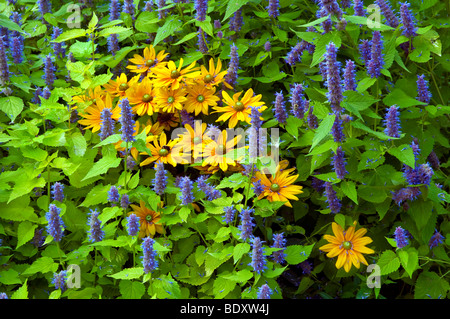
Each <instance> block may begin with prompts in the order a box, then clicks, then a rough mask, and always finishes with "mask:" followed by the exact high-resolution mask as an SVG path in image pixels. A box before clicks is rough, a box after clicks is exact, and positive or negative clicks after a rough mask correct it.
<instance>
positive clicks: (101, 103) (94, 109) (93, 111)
mask: <svg viewBox="0 0 450 319" xmlns="http://www.w3.org/2000/svg"><path fill="white" fill-rule="evenodd" d="M104 108H108V109H110V110H111V113H112V116H111V118H112V119H114V120H116V121H118V120H119V118H120V107H117V106H116V107H114V108H113V106H112V97H111V95H110V94H107V95H106V97H105V100H103V99H101V98H99V99H95V104H93V105H90V106H88V107H87V108H85V109H84V111H83V112H80V113H79V115H80V116H81V117H83V119H81V120H79V121H78V122H79V123H80V124H81V125H84V126H86V127H85V129H92V132H97V131H99V130H100V128H101V125H102V117H101V112H102V110H103V109H104Z"/></svg>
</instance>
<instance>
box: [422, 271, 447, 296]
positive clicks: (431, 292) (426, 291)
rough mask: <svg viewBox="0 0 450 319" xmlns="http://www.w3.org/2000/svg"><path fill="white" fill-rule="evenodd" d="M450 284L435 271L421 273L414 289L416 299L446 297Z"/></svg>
mask: <svg viewBox="0 0 450 319" xmlns="http://www.w3.org/2000/svg"><path fill="white" fill-rule="evenodd" d="M449 290H450V285H449V283H448V281H447V280H446V279H445V278H442V277H441V276H439V275H438V274H437V273H435V272H429V271H424V272H423V273H421V274H420V275H419V277H418V278H417V281H416V286H415V289H414V298H415V299H438V298H442V299H443V298H446V296H447V292H448V291H449Z"/></svg>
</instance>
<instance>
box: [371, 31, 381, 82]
mask: <svg viewBox="0 0 450 319" xmlns="http://www.w3.org/2000/svg"><path fill="white" fill-rule="evenodd" d="M382 51H383V37H382V36H381V32H380V31H374V32H373V37H372V48H371V51H370V61H369V63H368V65H367V73H368V74H369V75H370V77H372V78H378V77H379V76H380V75H381V70H382V69H383V66H384V59H383V57H384V54H383V52H382Z"/></svg>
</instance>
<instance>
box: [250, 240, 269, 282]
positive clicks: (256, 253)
mask: <svg viewBox="0 0 450 319" xmlns="http://www.w3.org/2000/svg"><path fill="white" fill-rule="evenodd" d="M252 247H253V248H252V252H251V257H252V262H251V263H250V266H252V267H253V271H254V272H256V273H258V274H260V273H262V272H263V271H264V270H265V269H266V268H267V265H266V264H267V260H266V257H265V256H264V248H263V247H262V241H261V239H260V238H259V237H254V238H253V240H252Z"/></svg>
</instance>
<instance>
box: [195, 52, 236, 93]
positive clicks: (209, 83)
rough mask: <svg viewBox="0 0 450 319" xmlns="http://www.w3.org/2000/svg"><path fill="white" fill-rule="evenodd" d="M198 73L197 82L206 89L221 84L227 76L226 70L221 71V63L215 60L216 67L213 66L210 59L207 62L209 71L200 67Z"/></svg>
mask: <svg viewBox="0 0 450 319" xmlns="http://www.w3.org/2000/svg"><path fill="white" fill-rule="evenodd" d="M200 72H201V73H200V76H199V80H200V81H201V82H203V84H204V85H205V86H206V87H208V88H212V87H214V86H217V85H219V84H220V83H222V82H223V78H224V76H225V75H226V74H227V71H226V70H224V71H222V62H221V61H220V59H218V60H217V66H214V60H213V59H212V58H211V59H210V60H209V70H207V69H206V67H205V66H204V65H201V66H200ZM230 89H231V87H230Z"/></svg>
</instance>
